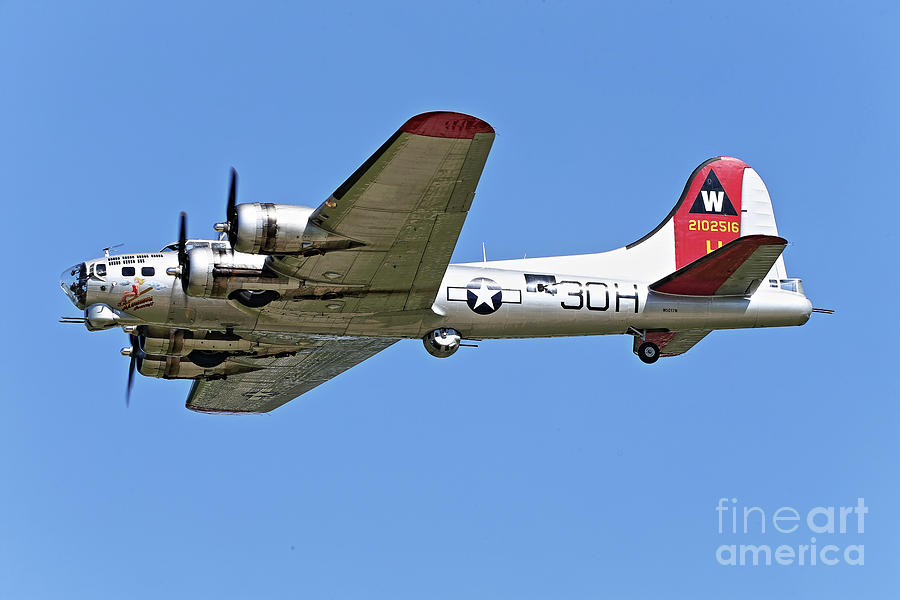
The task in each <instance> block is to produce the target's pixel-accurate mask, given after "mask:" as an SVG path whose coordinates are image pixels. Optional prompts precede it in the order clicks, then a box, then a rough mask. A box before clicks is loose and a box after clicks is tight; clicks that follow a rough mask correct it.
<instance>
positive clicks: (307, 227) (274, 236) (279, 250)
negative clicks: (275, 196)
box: [228, 202, 328, 254]
mask: <svg viewBox="0 0 900 600" xmlns="http://www.w3.org/2000/svg"><path fill="white" fill-rule="evenodd" d="M236 208H237V216H236V218H235V219H234V221H233V222H232V223H229V224H228V230H229V231H228V234H229V239H230V240H231V244H232V246H234V249H235V250H237V251H238V252H247V253H250V254H305V253H308V252H315V251H316V249H317V248H320V247H322V246H324V245H325V244H326V242H327V238H328V233H327V232H325V231H323V230H322V229H320V228H319V227H317V226H316V225H314V224H312V223H310V221H309V217H310V216H311V215H312V213H313V211H314V209H312V208H309V207H308V206H293V205H291V204H260V203H259V202H254V203H252V204H238V205H237V207H236Z"/></svg>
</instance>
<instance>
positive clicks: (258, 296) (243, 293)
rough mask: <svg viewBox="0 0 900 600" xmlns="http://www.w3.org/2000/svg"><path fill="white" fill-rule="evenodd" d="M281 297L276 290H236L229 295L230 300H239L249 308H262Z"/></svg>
mask: <svg viewBox="0 0 900 600" xmlns="http://www.w3.org/2000/svg"><path fill="white" fill-rule="evenodd" d="M279 297H281V294H279V293H278V292H276V291H275V290H236V291H234V292H231V293H230V294H229V295H228V299H229V300H237V301H238V302H240V303H241V304H243V305H244V306H246V307H247V308H262V307H263V306H265V305H266V304H268V303H269V302H272V301H273V300H277V299H278V298H279Z"/></svg>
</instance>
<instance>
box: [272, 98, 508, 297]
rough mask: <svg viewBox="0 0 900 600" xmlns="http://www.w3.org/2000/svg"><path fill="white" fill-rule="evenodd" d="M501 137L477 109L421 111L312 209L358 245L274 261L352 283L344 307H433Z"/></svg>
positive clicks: (290, 270)
mask: <svg viewBox="0 0 900 600" xmlns="http://www.w3.org/2000/svg"><path fill="white" fill-rule="evenodd" d="M493 141H494V130H493V129H492V128H491V126H490V125H488V124H487V123H485V122H484V121H482V120H480V119H477V118H475V117H471V116H469V115H464V114H461V113H453V112H432V113H425V114H422V115H419V116H416V117H413V118H412V119H410V120H409V121H407V123H406V124H404V125H403V126H402V127H401V128H400V129H399V130H398V131H397V132H396V133H395V134H394V135H392V136H391V137H390V138H389V139H388V141H387V142H385V143H384V144H383V145H382V146H381V147H380V148H379V149H378V150H377V151H376V152H375V154H373V155H372V156H371V157H370V158H369V159H368V160H367V161H365V163H363V164H362V166H360V167H359V168H358V169H357V170H356V171H355V172H354V173H353V174H352V175H351V176H350V177H349V178H348V179H347V181H345V182H344V183H343V184H341V186H340V187H338V189H337V190H335V192H334V193H333V194H332V195H331V196H330V197H329V198H328V200H326V201H325V202H324V203H323V204H322V205H321V206H319V207H318V208H317V209H316V210H315V212H314V213H313V214H312V216H311V217H310V222H312V223H313V224H315V225H316V226H318V227H320V228H321V229H323V230H325V231H326V232H329V233H333V234H336V235H338V236H341V237H343V238H347V239H349V240H352V241H353V247H352V248H350V249H346V250H340V251H335V252H326V253H324V254H322V255H317V256H285V257H278V258H273V259H272V261H271V264H270V266H271V268H272V269H273V270H275V271H277V272H279V273H282V274H284V275H287V276H291V277H297V278H299V279H301V280H303V281H305V282H308V285H314V283H315V282H322V283H323V284H327V285H328V286H331V287H333V288H335V289H338V290H340V289H341V288H343V289H345V290H347V292H348V293H347V294H346V295H347V297H349V298H352V299H353V300H352V302H348V303H346V304H345V305H344V306H343V307H342V309H341V312H344V313H346V312H356V313H370V312H386V311H406V310H419V309H426V308H429V307H430V306H431V305H432V303H433V302H434V299H435V297H436V295H437V291H438V287H439V285H440V282H441V279H442V278H443V276H444V272H445V271H446V269H447V265H448V264H449V262H450V256H451V255H452V253H453V249H454V247H455V246H456V241H457V239H458V237H459V232H460V230H461V229H462V226H463V223H464V221H465V218H466V215H467V213H468V210H469V207H470V206H471V204H472V199H473V197H474V195H475V187H476V186H477V184H478V180H479V178H480V177H481V172H482V170H483V168H484V164H485V161H486V160H487V157H488V153H489V151H490V149H491V144H492V143H493Z"/></svg>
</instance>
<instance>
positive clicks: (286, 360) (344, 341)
mask: <svg viewBox="0 0 900 600" xmlns="http://www.w3.org/2000/svg"><path fill="white" fill-rule="evenodd" d="M396 341H397V340H396V339H393V338H365V337H359V338H341V337H328V336H310V343H308V344H306V345H305V346H306V347H305V348H304V349H303V350H301V351H299V352H297V353H295V354H294V355H292V356H282V357H272V358H268V359H266V360H265V361H263V362H261V361H254V363H253V364H254V365H255V366H256V367H258V370H254V371H251V372H249V373H241V374H239V375H229V376H228V377H227V378H226V379H215V380H198V381H195V382H194V385H193V387H191V391H190V394H189V395H188V399H187V402H186V404H185V406H187V408H189V409H191V410H195V411H198V412H205V413H244V414H247V413H251V414H252V413H264V412H269V411H271V410H274V409H276V408H278V407H279V406H281V405H282V404H284V403H285V402H288V401H290V400H293V399H294V398H296V397H297V396H300V395H302V394H305V393H306V392H308V391H309V390H311V389H313V388H314V387H316V386H318V385H320V384H322V383H325V382H326V381H328V380H329V379H331V378H333V377H336V376H338V375H340V374H341V373H343V372H344V371H346V370H347V369H349V368H350V367H353V366H355V365H357V364H359V363H361V362H362V361H364V360H366V359H367V358H369V357H371V356H374V355H375V354H377V353H378V352H381V351H382V350H384V349H385V348H387V347H388V346H390V345H391V344H393V343H394V342H396Z"/></svg>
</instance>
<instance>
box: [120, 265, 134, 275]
mask: <svg viewBox="0 0 900 600" xmlns="http://www.w3.org/2000/svg"><path fill="white" fill-rule="evenodd" d="M132 275H134V267H122V276H123V277H131V276H132Z"/></svg>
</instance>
